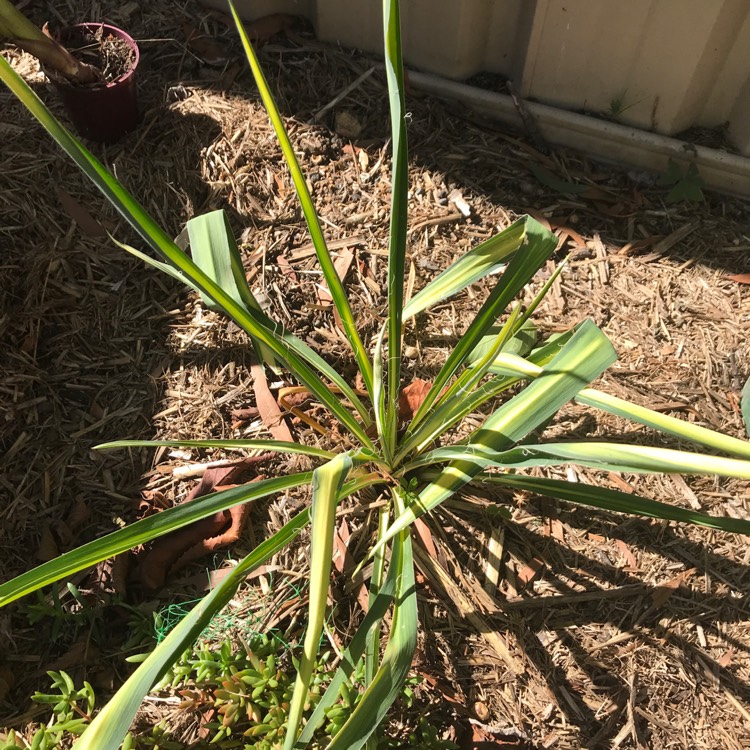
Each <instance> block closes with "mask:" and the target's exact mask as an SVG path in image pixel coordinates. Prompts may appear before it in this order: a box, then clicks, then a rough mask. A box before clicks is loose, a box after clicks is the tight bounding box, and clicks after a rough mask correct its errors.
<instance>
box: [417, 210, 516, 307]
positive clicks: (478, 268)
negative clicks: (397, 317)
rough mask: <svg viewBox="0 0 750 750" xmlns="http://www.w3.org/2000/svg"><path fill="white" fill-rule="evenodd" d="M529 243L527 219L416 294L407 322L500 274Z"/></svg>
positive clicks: (469, 253)
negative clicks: (477, 282)
mask: <svg viewBox="0 0 750 750" xmlns="http://www.w3.org/2000/svg"><path fill="white" fill-rule="evenodd" d="M525 240H526V217H523V218H521V219H517V220H516V221H514V222H513V223H512V224H511V225H510V226H509V227H506V228H505V229H503V231H502V232H498V233H497V234H496V235H495V236H494V237H491V238H490V239H488V240H485V241H484V242H482V243H481V244H479V245H477V246H476V247H473V248H472V249H471V250H469V251H468V252H467V253H464V255H462V256H461V257H460V258H459V259H458V260H456V261H455V262H454V263H451V265H450V266H448V268H446V269H445V270H444V271H443V272H442V273H441V274H440V275H439V276H437V277H436V278H434V279H433V280H432V281H431V282H430V283H429V284H427V286H425V287H424V289H422V290H420V291H419V292H418V293H417V294H415V295H414V296H413V297H412V298H411V299H410V300H409V302H408V303H407V304H406V307H404V320H407V319H409V318H412V317H414V316H415V315H417V314H418V313H420V312H422V311H424V310H427V309H428V308H430V307H432V306H433V305H436V304H438V303H439V302H442V301H443V300H446V299H448V297H452V296H453V295H454V294H457V293H458V292H460V291H461V290H462V289H466V287H468V286H470V285H471V284H473V283H475V282H476V281H479V280H480V279H483V278H484V277H485V276H489V275H490V274H493V273H497V272H498V271H500V270H501V269H503V268H504V267H505V265H506V264H507V262H508V260H509V259H510V257H511V256H512V255H513V254H514V253H515V252H516V251H517V250H518V249H519V248H520V247H521V246H522V245H523V243H524V242H525Z"/></svg>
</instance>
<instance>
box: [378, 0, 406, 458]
mask: <svg viewBox="0 0 750 750" xmlns="http://www.w3.org/2000/svg"><path fill="white" fill-rule="evenodd" d="M383 38H384V46H385V75H386V79H387V81H388V99H389V103H390V107H389V111H390V116H391V146H392V149H393V157H392V160H391V163H392V171H393V176H392V186H391V225H390V235H389V240H388V320H387V328H388V364H387V368H386V373H387V377H388V387H387V390H386V391H385V393H384V396H385V400H386V403H385V424H384V425H382V429H383V433H382V434H381V435H380V438H381V442H383V444H384V445H386V446H387V449H386V453H387V454H392V453H393V452H394V450H395V447H396V428H397V421H398V397H399V394H400V392H401V345H402V340H401V339H402V330H401V322H402V315H403V306H404V267H405V261H406V227H407V219H408V216H407V213H408V205H409V203H408V190H409V156H408V151H407V138H406V118H407V114H406V105H405V103H404V65H403V60H402V58H401V21H400V17H399V7H398V2H393V1H392V0H383ZM381 394H383V391H382V390H381V393H380V394H378V395H379V397H380V398H382V397H383V396H382V395H381Z"/></svg>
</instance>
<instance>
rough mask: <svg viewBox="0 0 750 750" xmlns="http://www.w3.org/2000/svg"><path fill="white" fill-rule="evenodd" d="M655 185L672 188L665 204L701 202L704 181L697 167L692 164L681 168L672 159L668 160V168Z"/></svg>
mask: <svg viewBox="0 0 750 750" xmlns="http://www.w3.org/2000/svg"><path fill="white" fill-rule="evenodd" d="M657 184H658V185H664V186H669V185H671V186H672V189H671V190H670V191H669V193H667V197H666V199H665V200H666V202H667V203H682V202H683V201H702V200H703V188H704V187H705V186H706V183H705V181H704V179H703V178H702V177H701V175H700V172H698V167H697V166H696V165H695V164H694V163H690V164H689V165H688V166H687V167H686V168H683V167H681V166H680V165H679V164H678V163H677V162H676V161H673V160H672V159H670V160H669V166H668V167H667V170H666V172H664V174H663V175H662V176H661V177H660V178H659V180H658V181H657Z"/></svg>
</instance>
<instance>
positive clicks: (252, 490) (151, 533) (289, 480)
mask: <svg viewBox="0 0 750 750" xmlns="http://www.w3.org/2000/svg"><path fill="white" fill-rule="evenodd" d="M311 479H312V472H303V473H301V474H290V475H289V476H286V477H275V478H273V479H262V480H260V481H258V482H251V483H250V484H245V485H242V486H241V487H233V488H232V489H229V490H223V491H222V492H214V493H213V494H211V495H205V496H203V497H199V498H196V499H195V500H191V501H190V502H189V503H183V504H182V505H176V506H175V507H173V508H168V509H167V510H164V511H162V512H161V513H157V514H156V515H153V516H149V517H148V518H142V519H141V520H140V521H136V522H135V523H132V524H130V525H129V526H126V527H125V528H123V529H119V530H118V531H113V532H112V533H111V534H107V535H106V536H103V537H101V538H100V539H95V540H94V541H93V542H89V543H88V544H84V545H82V546H80V547H78V548H76V549H74V550H71V551H70V552H66V553H65V554H63V555H60V556H59V557H56V558H55V559H54V560H50V561H49V562H45V563H43V564H42V565H39V566H37V567H36V568H33V569H32V570H30V571H28V572H26V573H22V574H21V575H20V576H17V577H16V578H13V579H12V580H10V581H8V582H7V583H3V584H0V607H2V606H5V605H6V604H9V603H10V602H12V601H14V600H15V599H18V598H19V597H22V596H25V595H26V594H29V593H31V592H32V591H36V590H37V589H39V588H41V587H42V586H46V585H47V584H49V583H54V582H55V581H59V580H60V579H61V578H65V577H66V576H69V575H70V574H72V573H75V572H76V571H78V570H83V569H84V568H89V567H91V566H92V565H96V564H97V563H98V562H101V561H102V560H106V559H107V558H108V557H114V556H115V555H119V554H120V553H121V552H127V551H128V550H129V549H132V548H133V547H136V546H137V545H139V544H144V543H145V542H149V541H151V540H152V539H156V538H158V537H160V536H162V535H164V534H168V533H169V532H170V531H175V530H176V529H179V528H182V527H183V526H186V525H187V524H189V523H192V522H193V521H199V520H200V519H201V518H205V517H206V516H209V515H212V514H213V513H218V512H219V511H222V510H227V509H229V508H231V507H232V506H234V505H237V504H239V503H246V502H249V501H250V500H257V499H258V498H261V497H266V496H267V495H272V494H273V493H275V492H281V491H283V490H288V489H291V488H292V487H298V486H299V485H301V484H307V483H309V482H310V480H311Z"/></svg>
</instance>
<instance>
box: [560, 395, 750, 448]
mask: <svg viewBox="0 0 750 750" xmlns="http://www.w3.org/2000/svg"><path fill="white" fill-rule="evenodd" d="M575 400H576V401H577V402H578V403H579V404H585V405H587V406H593V407H596V408H597V409H601V410H602V411H606V412H609V413H610V414H615V415H617V416H618V417H624V418H625V419H630V420H632V421H633V422H639V423H640V424H643V425H646V426H647V427H652V428H653V429H655V430H659V431H660V432H665V433H667V434H669V435H674V436H675V437H678V438H682V439H683V440H689V441H690V442H693V443H698V445H705V446H708V447H709V448H715V449H716V450H720V451H723V452H724V453H729V454H730V455H733V456H744V457H745V458H750V442H748V441H747V440H739V439H738V438H735V437H731V435H722V434H721V433H720V432H716V431H714V430H709V429H707V428H706V427H701V426H700V425H697V424H692V423H691V422H686V421H685V420H684V419H677V418H675V417H671V416H669V415H668V414H662V413H661V412H657V411H653V410H652V409H647V408H646V407H645V406H639V405H638V404H633V403H631V402H629V401H625V400H623V399H621V398H617V397H616V396H610V395H609V394H607V393H602V392H601V391H598V390H596V389H594V388H584V390H582V391H581V392H580V393H579V394H578V395H577V396H576V399H575Z"/></svg>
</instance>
